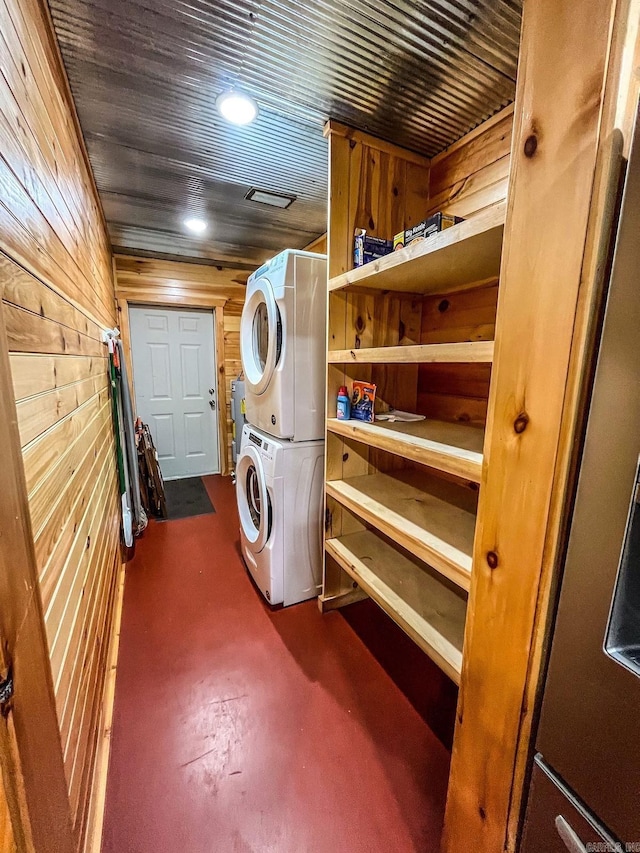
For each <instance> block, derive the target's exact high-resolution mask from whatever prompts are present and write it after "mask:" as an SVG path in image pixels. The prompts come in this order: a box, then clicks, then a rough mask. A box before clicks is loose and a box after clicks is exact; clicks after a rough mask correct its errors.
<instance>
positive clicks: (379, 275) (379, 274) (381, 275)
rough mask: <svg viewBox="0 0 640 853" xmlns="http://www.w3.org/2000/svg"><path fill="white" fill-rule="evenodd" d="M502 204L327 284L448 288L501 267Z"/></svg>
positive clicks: (419, 290) (493, 274) (414, 289)
mask: <svg viewBox="0 0 640 853" xmlns="http://www.w3.org/2000/svg"><path fill="white" fill-rule="evenodd" d="M505 209H506V204H505V203H504V202H503V203H501V204H495V205H493V206H492V207H490V208H488V209H487V210H486V211H483V212H481V213H478V214H476V215H475V216H473V217H472V218H471V219H467V220H465V221H464V222H461V223H460V224H459V225H454V226H452V227H451V228H447V229H446V230H445V231H441V232H440V233H439V234H434V235H433V236H432V237H429V238H428V239H427V240H423V241H422V242H420V243H414V244H413V245H412V246H406V247H405V248H404V249H400V250H399V251H397V252H392V253H391V254H390V255H386V256H385V257H384V258H380V259H379V260H377V261H371V263H368V264H365V265H364V266H362V267H358V268H357V269H355V270H350V271H349V272H345V273H343V274H342V275H339V276H336V277H335V278H332V279H329V290H340V289H341V288H343V287H349V286H352V285H361V286H362V287H366V288H373V289H375V290H398V291H403V292H408V293H411V292H415V293H450V292H451V291H454V290H459V289H462V288H464V287H465V286H466V285H468V284H470V283H472V282H478V281H483V280H485V279H490V278H493V277H497V276H498V275H499V273H500V256H501V254H502V235H503V231H504V219H505Z"/></svg>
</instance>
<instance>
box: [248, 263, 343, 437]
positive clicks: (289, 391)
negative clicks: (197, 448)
mask: <svg viewBox="0 0 640 853" xmlns="http://www.w3.org/2000/svg"><path fill="white" fill-rule="evenodd" d="M326 313H327V259H326V257H325V255H316V254H314V253H313V252H300V251H295V250H293V249H287V250H286V251H285V252H281V253H280V254H279V255H276V257H275V258H272V259H271V260H270V261H269V262H268V263H266V264H264V265H263V266H262V267H260V269H258V270H256V272H254V273H253V274H252V275H251V276H250V277H249V281H248V282H247V295H246V300H245V304H244V308H243V311H242V320H241V323H240V354H241V357H242V367H243V370H244V377H245V382H246V407H247V420H248V421H249V423H250V424H253V425H254V426H257V427H258V429H262V430H264V431H265V432H267V433H270V434H271V435H274V436H276V437H278V438H288V439H291V440H292V441H313V440H317V439H321V438H323V437H324V406H325V370H326V365H325V350H326Z"/></svg>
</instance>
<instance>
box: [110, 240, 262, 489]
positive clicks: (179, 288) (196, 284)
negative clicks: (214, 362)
mask: <svg viewBox="0 0 640 853" xmlns="http://www.w3.org/2000/svg"><path fill="white" fill-rule="evenodd" d="M115 262H116V279H117V289H116V295H117V299H118V311H119V323H120V329H121V332H122V339H123V342H124V345H125V350H126V352H127V357H128V360H129V373H130V376H133V370H132V369H131V347H130V337H129V322H128V313H129V312H128V305H131V304H134V305H135V304H145V303H146V304H149V303H151V304H154V305H167V306H176V307H177V306H182V307H191V308H215V309H216V344H217V353H218V361H219V364H218V402H219V405H220V409H221V410H222V411H224V413H225V416H224V418H223V419H222V422H221V425H220V448H221V452H220V456H221V470H222V473H226V472H228V471H229V470H230V469H231V466H232V460H231V439H232V433H233V424H232V421H231V404H230V401H231V380H233V379H235V378H236V376H237V375H238V374H239V373H240V371H241V369H242V365H241V362H240V315H241V313H242V306H243V305H244V296H245V290H246V282H247V278H248V277H249V275H250V273H249V272H248V271H247V270H246V269H237V268H228V267H217V266H209V265H206V264H189V263H181V262H178V261H164V260H160V259H157V258H137V257H129V256H127V255H116V259H115ZM220 356H222V357H220ZM225 460H226V467H225V465H224V464H223V463H224V461H225Z"/></svg>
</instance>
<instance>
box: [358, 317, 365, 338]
mask: <svg viewBox="0 0 640 853" xmlns="http://www.w3.org/2000/svg"><path fill="white" fill-rule="evenodd" d="M365 328H366V326H365V322H364V320H363V319H362V317H361V316H358V317H356V332H357V333H358V334H361V333H362V332H364V330H365Z"/></svg>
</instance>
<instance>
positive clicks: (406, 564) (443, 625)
mask: <svg viewBox="0 0 640 853" xmlns="http://www.w3.org/2000/svg"><path fill="white" fill-rule="evenodd" d="M325 548H326V551H327V554H328V555H329V556H330V557H332V558H333V559H334V560H335V561H336V563H338V565H339V566H340V567H341V568H342V569H344V571H345V572H347V574H348V575H349V577H351V578H352V579H353V580H354V581H355V582H356V583H357V584H358V585H359V586H360V587H361V588H362V589H363V590H364V591H365V592H366V593H367V594H368V595H369V596H370V597H371V598H372V599H373V600H374V601H376V602H377V603H378V604H379V605H380V607H382V609H383V610H385V611H386V612H387V613H388V614H389V616H390V617H391V618H392V619H393V620H394V622H396V623H397V624H398V625H400V627H401V628H402V629H403V630H404V631H406V633H407V634H408V635H409V636H410V637H411V638H412V639H413V640H414V641H415V642H416V643H417V644H418V645H419V646H420V648H421V649H422V650H423V651H424V652H425V653H426V654H428V655H429V657H430V658H431V659H432V660H433V661H434V662H435V663H437V664H438V666H439V667H440V668H441V669H442V670H443V671H444V672H446V674H447V675H448V676H449V678H451V679H452V680H453V681H455V683H456V684H459V683H460V672H461V669H462V643H463V639H464V624H465V613H466V602H465V600H464V598H462V597H460V596H459V595H457V594H456V593H455V592H454V591H452V590H451V589H449V588H448V587H446V586H445V585H443V584H442V583H439V582H438V581H437V580H436V579H435V578H433V577H432V576H431V575H430V574H429V573H428V571H427V570H426V569H425V568H424V567H422V566H420V565H419V564H418V563H417V561H414V560H411V559H409V558H408V557H407V556H406V555H404V554H401V553H399V552H398V551H397V550H396V549H395V548H393V547H392V546H391V545H389V544H387V542H385V541H384V539H381V538H380V537H379V536H376V534H375V533H372V532H371V531H368V530H367V531H364V532H362V533H351V534H349V535H347V536H343V537H341V538H339V539H327V541H326V543H325Z"/></svg>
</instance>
